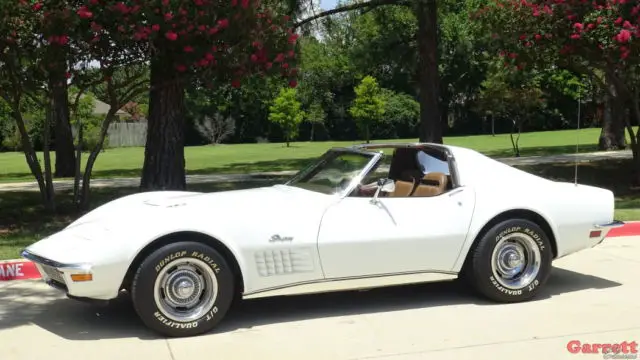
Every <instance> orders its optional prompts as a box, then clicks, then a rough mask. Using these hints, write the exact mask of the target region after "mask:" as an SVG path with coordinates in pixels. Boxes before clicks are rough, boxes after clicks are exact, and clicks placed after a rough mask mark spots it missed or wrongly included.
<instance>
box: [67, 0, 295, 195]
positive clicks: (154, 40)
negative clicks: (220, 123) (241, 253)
mask: <svg viewBox="0 0 640 360" xmlns="http://www.w3.org/2000/svg"><path fill="white" fill-rule="evenodd" d="M84 3H85V4H84V5H83V6H81V7H80V8H79V10H78V14H79V15H80V16H81V17H83V18H85V19H87V20H88V21H90V24H91V26H93V28H94V29H95V35H96V37H97V40H96V41H99V40H98V39H99V38H100V34H101V33H102V32H106V33H109V34H112V36H111V42H112V44H113V45H114V46H117V47H118V48H120V49H123V50H125V49H126V52H127V53H129V54H136V56H139V57H140V58H145V59H147V60H148V62H149V65H150V86H151V88H150V94H149V96H150V98H149V117H148V130H147V143H146V148H145V160H144V165H143V169H142V180H141V188H142V189H184V188H185V187H186V181H185V160H184V141H185V135H184V127H185V109H184V103H185V89H186V88H187V86H208V87H216V86H221V85H223V84H231V85H232V86H233V87H236V88H237V87H240V86H242V82H243V79H245V78H247V77H249V76H251V75H255V74H260V75H272V74H275V75H279V76H282V77H285V78H287V79H288V80H289V85H290V86H292V87H295V86H296V85H297V83H296V80H295V77H296V73H297V69H296V50H297V46H296V43H297V38H298V35H297V34H296V33H294V31H293V28H292V25H293V24H292V21H291V19H290V18H289V16H287V15H283V14H286V13H288V12H289V9H288V8H287V4H282V3H280V2H276V1H274V0H128V1H114V0H85V1H84Z"/></svg>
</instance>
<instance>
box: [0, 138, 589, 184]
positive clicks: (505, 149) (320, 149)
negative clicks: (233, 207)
mask: <svg viewBox="0 0 640 360" xmlns="http://www.w3.org/2000/svg"><path fill="white" fill-rule="evenodd" d="M599 133H600V129H583V130H581V131H580V136H579V137H580V144H581V145H580V151H581V152H590V151H596V150H597V146H596V144H597V140H598V135H599ZM577 134H578V132H577V131H575V130H566V131H550V132H533V133H524V134H522V137H521V139H520V150H521V156H538V155H557V154H565V153H574V152H575V150H576V149H575V147H576V141H577V138H578V135H577ZM416 141H417V139H396V140H380V141H377V140H376V141H374V142H377V143H390V142H394V143H395V142H416ZM444 142H445V144H449V145H456V146H463V147H468V148H471V149H475V150H478V151H480V152H483V153H485V154H487V155H489V156H492V157H511V156H513V155H514V154H513V150H512V148H511V140H510V139H509V134H500V135H496V136H491V135H477V136H459V137H447V138H445V139H444ZM360 143H361V142H360V141H342V142H339V141H328V142H296V143H292V144H291V147H289V148H287V147H286V145H285V144H282V143H266V144H237V145H225V144H221V145H216V146H192V147H187V148H185V159H186V169H187V174H216V173H238V174H244V173H250V172H272V171H283V170H298V169H300V168H301V167H304V166H305V165H306V164H307V163H308V162H309V161H311V160H313V159H314V158H316V157H318V156H320V155H321V154H322V153H324V152H325V151H327V150H328V149H330V148H332V147H344V146H351V145H356V144H360ZM54 155H55V154H53V153H52V162H55V156H54ZM40 158H41V159H42V154H40ZM85 160H86V155H85V156H83V166H84V162H85ZM41 161H42V160H41ZM143 162H144V148H141V147H137V148H116V149H107V150H105V151H104V152H102V153H101V154H100V156H99V157H98V159H97V161H96V164H95V167H94V171H93V176H94V178H112V177H139V176H140V175H141V168H142V164H143ZM8 181H33V176H32V175H31V173H30V172H29V169H28V167H27V164H26V161H25V159H24V155H23V154H22V153H0V182H8Z"/></svg>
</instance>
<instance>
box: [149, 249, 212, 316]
mask: <svg viewBox="0 0 640 360" xmlns="http://www.w3.org/2000/svg"><path fill="white" fill-rule="evenodd" d="M153 297H154V300H155V302H156V306H157V307H158V308H159V309H160V310H161V311H162V312H163V315H165V316H166V317H167V318H169V319H171V320H173V321H178V322H190V321H195V320H197V319H199V318H201V317H202V316H204V315H205V314H206V313H207V312H209V311H210V310H211V308H212V307H213V305H214V304H215V302H216V298H217V297H218V281H217V279H216V275H215V273H214V272H213V269H211V267H210V266H209V265H207V264H206V263H205V262H203V261H200V260H198V259H193V258H188V259H177V260H174V261H173V262H171V263H169V264H168V265H167V266H165V267H164V268H163V269H162V270H161V271H160V273H159V274H158V276H157V277H156V281H155V284H154V287H153Z"/></svg>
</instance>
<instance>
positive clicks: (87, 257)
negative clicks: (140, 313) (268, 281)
mask: <svg viewBox="0 0 640 360" xmlns="http://www.w3.org/2000/svg"><path fill="white" fill-rule="evenodd" d="M336 200H337V198H336V197H335V196H332V195H325V194H321V193H317V192H313V191H309V190H304V189H300V188H296V187H291V186H286V185H275V186H271V187H262V188H254V189H247V190H233V191H222V192H216V193H196V192H178V191H158V192H147V193H139V194H134V195H129V196H125V197H122V198H119V199H116V200H114V201H111V202H109V203H106V204H104V205H102V206H100V207H98V208H96V209H95V210H93V211H91V212H89V213H87V214H86V215H84V216H82V217H81V218H79V219H78V220H76V221H75V222H73V223H72V224H70V225H69V226H67V227H66V228H65V229H63V230H62V231H60V232H58V233H55V234H52V235H51V236H48V237H47V238H45V239H42V240H40V241H38V242H36V243H35V244H33V245H31V246H29V247H28V250H29V251H31V252H32V253H34V254H36V255H40V256H44V257H47V258H50V259H53V260H56V261H59V262H76V261H77V260H78V259H82V261H89V262H91V261H94V260H96V259H100V260H101V261H107V260H108V259H109V257H111V256H113V257H114V258H113V259H114V261H115V259H116V258H117V259H120V260H121V259H124V258H130V257H132V256H133V255H135V253H137V251H139V249H140V248H141V247H143V246H144V245H145V244H146V242H147V241H150V240H152V239H154V238H157V237H160V236H163V235H166V234H169V233H174V232H178V231H197V232H204V233H207V234H210V235H211V236H214V237H216V238H225V239H240V238H242V235H243V234H247V232H250V231H265V232H276V233H277V230H276V229H282V228H283V227H284V226H285V225H290V224H291V223H294V224H302V226H304V224H306V223H307V222H313V223H315V222H316V221H319V219H320V218H321V216H322V214H323V212H324V211H325V209H326V207H327V206H329V205H330V204H331V203H333V202H334V201H336ZM256 229H258V230H256Z"/></svg>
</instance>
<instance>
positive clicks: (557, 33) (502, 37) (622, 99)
mask: <svg viewBox="0 0 640 360" xmlns="http://www.w3.org/2000/svg"><path fill="white" fill-rule="evenodd" d="M639 15H640V5H638V3H637V2H636V1H626V0H623V1H619V0H601V1H564V0H563V1H557V0H539V1H532V2H527V1H516V0H492V1H491V3H490V4H489V5H488V6H487V7H485V8H483V9H482V10H481V11H480V13H479V14H478V16H479V17H480V19H481V20H482V23H484V24H486V26H487V28H488V30H489V33H491V34H493V35H492V36H493V38H494V43H495V44H496V45H497V46H499V47H501V48H502V50H501V54H502V55H503V57H504V59H505V61H504V63H505V66H506V67H509V68H511V69H515V70H519V69H523V68H525V67H526V66H537V67H542V68H544V67H548V66H551V65H552V64H554V65H556V66H558V67H560V68H564V69H569V70H572V71H574V72H577V73H580V74H583V75H586V76H589V77H590V78H591V79H592V80H593V81H596V82H598V83H599V85H600V87H601V88H602V89H604V90H605V91H606V92H607V93H608V94H607V95H608V97H609V98H610V99H611V100H612V101H613V102H614V104H615V106H614V107H613V108H614V109H625V108H627V109H630V111H631V113H632V114H634V117H635V118H636V122H637V123H640V78H639V76H640V73H639V71H638V68H640V41H637V40H640V16H639ZM616 118H617V119H613V121H614V125H615V124H616V123H617V124H618V125H616V126H613V127H612V129H611V130H613V132H614V134H606V133H605V134H603V135H605V136H607V135H611V136H612V137H614V138H615V137H616V135H619V134H621V133H622V132H623V129H624V126H625V125H626V128H627V132H628V133H629V135H630V140H631V147H632V150H633V152H634V159H636V165H637V170H638V179H637V181H638V182H640V146H639V145H638V144H639V142H640V135H639V134H636V133H635V131H634V129H633V127H632V126H631V121H630V119H629V117H628V116H626V115H625V114H624V112H622V113H618V115H617V116H616ZM605 125H606V124H605ZM606 130H608V129H607V126H603V133H604V132H605V131H606ZM615 133H617V134H615ZM622 139H623V140H624V138H623V137H622ZM614 146H615V147H618V146H624V144H616V145H614Z"/></svg>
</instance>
